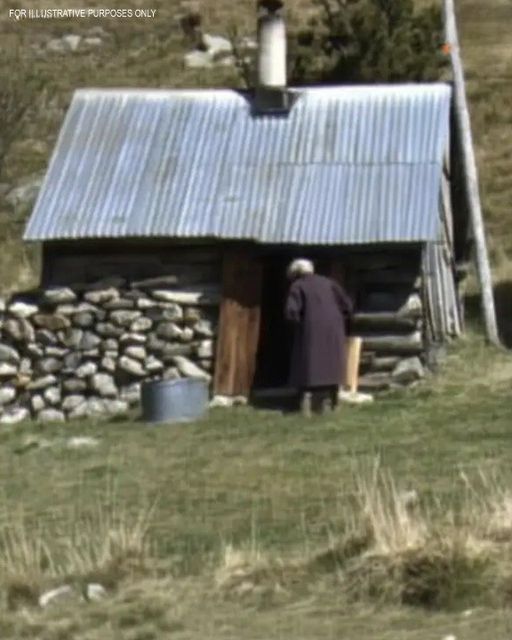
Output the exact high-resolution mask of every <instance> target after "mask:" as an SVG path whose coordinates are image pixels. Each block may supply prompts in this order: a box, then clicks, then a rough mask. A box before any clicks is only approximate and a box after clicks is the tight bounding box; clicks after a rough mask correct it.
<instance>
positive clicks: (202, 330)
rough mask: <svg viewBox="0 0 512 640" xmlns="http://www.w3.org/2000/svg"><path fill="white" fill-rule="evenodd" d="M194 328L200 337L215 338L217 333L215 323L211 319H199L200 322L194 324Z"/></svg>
mask: <svg viewBox="0 0 512 640" xmlns="http://www.w3.org/2000/svg"><path fill="white" fill-rule="evenodd" d="M193 329H194V332H195V333H196V335H198V336H199V337H200V338H213V336H214V335H215V332H214V329H213V323H212V322H211V321H210V320H199V322H198V323H197V324H195V325H194V326H193Z"/></svg>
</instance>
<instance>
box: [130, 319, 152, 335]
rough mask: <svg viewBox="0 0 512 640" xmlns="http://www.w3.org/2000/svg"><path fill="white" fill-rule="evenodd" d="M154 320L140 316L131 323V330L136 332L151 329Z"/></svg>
mask: <svg viewBox="0 0 512 640" xmlns="http://www.w3.org/2000/svg"><path fill="white" fill-rule="evenodd" d="M152 326H153V322H152V321H151V320H150V319H149V318H138V319H137V320H135V321H134V322H132V324H131V325H130V331H132V332H134V333H138V332H141V331H142V332H144V331H149V330H150V329H151V327H152Z"/></svg>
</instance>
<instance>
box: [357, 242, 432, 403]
mask: <svg viewBox="0 0 512 640" xmlns="http://www.w3.org/2000/svg"><path fill="white" fill-rule="evenodd" d="M421 255H422V254H421V248H420V247H418V248H415V249H414V250H400V249H397V250H390V251H388V252H380V253H371V252H368V253H361V254H357V255H355V256H350V258H349V259H348V260H347V261H346V274H347V276H346V280H347V287H348V288H349V290H350V292H351V294H352V297H353V299H354V300H355V305H356V313H355V315H354V318H353V321H352V326H351V328H350V331H351V333H352V334H353V335H358V336H361V337H362V338H363V352H362V357H361V366H360V380H359V388H360V390H361V391H366V392H376V391H383V390H388V389H392V388H396V387H402V386H404V385H408V384H411V383H414V382H415V381H417V380H419V379H420V378H422V377H423V375H424V373H425V369H424V362H425V351H426V347H427V345H426V343H425V338H424V331H423V329H424V311H425V309H424V302H423V294H422V278H421Z"/></svg>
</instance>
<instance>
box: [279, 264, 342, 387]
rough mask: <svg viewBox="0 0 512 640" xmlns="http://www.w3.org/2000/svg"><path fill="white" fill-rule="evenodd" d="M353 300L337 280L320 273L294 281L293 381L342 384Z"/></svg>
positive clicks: (290, 314) (290, 306) (289, 311)
mask: <svg viewBox="0 0 512 640" xmlns="http://www.w3.org/2000/svg"><path fill="white" fill-rule="evenodd" d="M351 314H352V302H351V301H350V299H349V297H348V296H347V295H346V293H345V292H344V291H343V289H342V288H341V287H340V286H339V285H338V284H337V283H336V282H334V280H331V279H329V278H326V277H325V276H320V275H316V274H311V275H306V276H302V277H300V278H298V279H297V280H295V281H294V282H293V284H292V285H291V287H290V290H289V292H288V298H287V300H286V309H285V315H286V319H287V320H288V321H289V322H290V323H291V325H292V327H293V347H292V357H291V366H290V384H291V386H293V387H295V388H298V389H301V388H309V387H323V386H334V385H336V386H338V385H339V384H340V383H341V382H342V378H343V375H344V372H345V337H346V322H347V320H348V318H349V317H350V315H351Z"/></svg>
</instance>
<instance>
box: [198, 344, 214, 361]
mask: <svg viewBox="0 0 512 640" xmlns="http://www.w3.org/2000/svg"><path fill="white" fill-rule="evenodd" d="M197 355H198V357H199V358H213V340H203V341H202V342H200V343H199V345H198V347H197Z"/></svg>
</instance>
